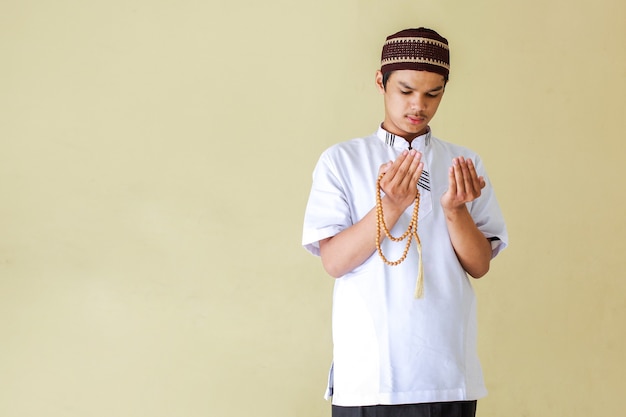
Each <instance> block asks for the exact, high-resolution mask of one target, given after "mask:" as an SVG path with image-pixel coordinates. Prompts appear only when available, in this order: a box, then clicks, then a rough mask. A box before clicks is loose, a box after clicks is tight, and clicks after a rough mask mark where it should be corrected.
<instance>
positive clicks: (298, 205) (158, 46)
mask: <svg viewBox="0 0 626 417" xmlns="http://www.w3.org/2000/svg"><path fill="white" fill-rule="evenodd" d="M625 22H626V3H625V2H623V1H621V0H597V1H594V2H590V1H588V2H583V1H572V0H568V1H565V0H552V1H539V0H529V1H515V2H503V1H498V0H475V1H471V2H463V1H451V0H411V1H406V0H384V1H383V0H358V1H331V0H319V1H301V0H296V1H285V0H267V1H263V2H257V1H251V0H246V1H225V0H209V1H197V0H177V1H173V0H156V1H147V0H130V1H128V0H127V1H119V0H107V1H101V0H94V1H77V0H59V1H54V2H51V1H41V0H26V1H15V0H3V1H1V2H0V52H1V65H0V416H3V417H41V416H46V417H87V416H89V417H113V416H114V417H143V416H150V417H170V416H176V417H179V416H184V417H200V416H222V417H240V416H255V417H318V416H329V415H330V414H329V404H328V403H327V402H325V401H324V400H323V399H322V395H323V391H324V387H325V383H326V374H327V370H328V366H329V364H330V360H331V340H330V309H331V295H332V294H331V292H332V284H333V282H332V278H330V277H328V276H327V275H326V274H325V273H324V271H323V270H322V268H321V265H320V262H319V259H316V258H315V257H313V256H311V255H309V254H308V253H306V252H305V251H304V249H302V247H301V246H300V239H301V230H302V218H303V213H304V208H305V204H306V200H307V197H308V192H309V188H310V185H311V172H312V170H313V167H314V165H315V163H316V161H317V158H318V157H319V154H320V153H321V152H322V151H323V150H324V149H325V148H327V147H328V146H330V145H332V144H334V143H336V142H338V141H343V140H347V139H351V138H353V137H357V136H363V135H367V134H369V133H371V132H373V131H374V130H375V129H376V127H377V126H378V124H379V123H380V122H381V121H382V118H383V107H382V98H381V96H380V95H379V94H378V92H377V91H376V89H375V87H374V73H375V71H376V69H377V68H378V65H379V59H380V49H381V47H382V43H383V41H384V38H385V37H386V36H387V35H388V34H391V33H393V32H396V31H398V30H400V29H404V28H407V27H417V26H428V27H432V28H434V29H436V30H438V31H439V32H440V33H442V34H443V35H444V36H445V37H447V38H448V40H449V41H450V47H451V54H452V69H451V75H450V78H451V81H450V83H449V84H448V86H447V91H446V94H445V97H444V99H443V102H442V105H441V107H440V108H439V112H438V114H437V116H436V118H435V120H434V122H433V124H432V127H433V131H434V133H435V135H436V136H438V137H440V138H442V139H445V140H448V141H452V142H456V143H459V144H463V145H465V146H467V147H470V148H472V149H473V150H475V151H477V152H478V153H479V154H480V155H481V157H482V158H483V160H484V161H485V163H486V166H487V169H488V172H489V175H490V177H491V180H492V182H493V184H494V186H495V187H496V193H497V196H498V198H499V201H500V204H501V206H502V209H503V212H504V215H505V217H506V220H507V223H508V227H509V233H510V246H509V248H507V249H506V250H505V251H504V252H503V253H502V254H501V255H500V256H499V257H498V258H497V259H496V260H495V261H494V263H493V264H492V269H491V271H490V273H489V274H488V275H487V277H485V278H483V279H481V280H479V281H474V284H475V289H476V292H477V296H478V300H479V317H478V320H479V351H480V355H481V358H482V363H483V368H484V373H485V377H486V383H487V386H488V389H489V396H488V397H486V398H485V399H484V400H481V401H480V403H479V412H478V415H479V416H481V417H502V416H507V417H518V416H519V417H530V416H532V417H543V416H549V417H578V416H580V417H588V416H601V415H607V416H617V415H621V414H622V413H623V394H624V391H625V390H626V384H625V383H624V379H623V375H624V373H625V371H626V366H625V362H624V352H625V350H626V346H625V345H626V336H625V333H624V325H625V321H626V302H625V297H624V294H625V292H626V279H625V278H626V277H625V276H624V269H625V268H624V267H625V266H626V261H625V257H624V249H626V245H625V243H624V238H623V236H624V232H625V231H626V220H625V216H624V204H625V202H626V199H625V197H624V178H625V176H626V168H625V164H624V163H623V158H624V154H625V151H626V146H625V144H624V132H625V131H626V115H625V110H626V98H625V97H626V45H625V40H626V24H625Z"/></svg>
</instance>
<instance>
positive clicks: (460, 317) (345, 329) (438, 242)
mask: <svg viewBox="0 0 626 417" xmlns="http://www.w3.org/2000/svg"><path fill="white" fill-rule="evenodd" d="M411 145H412V146H413V148H415V149H417V150H418V151H420V152H421V153H422V155H423V156H422V161H423V162H424V173H423V174H422V177H421V179H420V183H419V185H418V187H419V188H420V194H421V197H420V207H419V224H418V230H417V232H418V235H419V237H420V239H421V243H422V255H423V267H424V297H423V298H421V299H416V298H415V297H414V290H415V284H416V278H417V273H418V268H417V266H418V259H419V258H418V254H417V249H416V244H415V242H413V244H412V246H411V249H410V250H409V254H408V256H407V258H406V260H405V261H404V262H403V263H402V264H400V265H398V266H388V265H386V264H385V263H384V262H383V261H382V260H381V259H380V257H379V256H378V254H377V253H374V254H373V255H372V256H371V257H370V258H369V259H367V260H366V261H365V262H364V263H363V264H361V265H360V266H358V267H357V268H355V269H354V270H353V271H351V272H349V273H348V274H346V275H344V276H343V277H341V278H338V279H336V280H335V289H334V295H333V316H332V323H333V345H334V347H333V366H332V368H331V373H330V378H329V379H330V381H329V386H328V390H327V397H328V396H332V397H333V404H335V405H340V406H365V405H376V404H408V403H422V402H439V401H461V400H475V399H478V398H480V397H483V396H484V395H486V389H485V386H484V383H483V377H482V371H481V368H480V363H479V360H478V356H477V353H476V305H475V296H474V292H473V289H472V287H471V284H470V281H469V279H468V277H467V275H466V273H465V271H464V270H463V267H462V266H461V264H460V263H459V261H458V259H457V257H456V255H455V252H454V249H453V247H452V244H451V242H450V238H449V235H448V229H447V226H446V222H445V218H444V214H443V209H442V207H441V204H440V202H439V199H440V197H441V196H442V195H443V193H444V192H445V191H446V190H447V187H448V168H449V167H450V165H451V164H452V159H453V158H454V157H458V156H464V157H465V158H466V159H467V158H471V159H472V160H473V162H474V165H475V166H476V170H477V172H478V175H482V176H483V177H484V178H485V181H486V183H487V185H486V187H485V188H484V189H483V190H482V195H481V196H480V197H479V198H478V199H476V200H475V201H473V202H471V203H468V204H467V206H468V209H469V212H470V214H471V215H472V218H473V219H474V221H475V222H476V224H477V226H478V228H479V229H480V230H481V232H482V233H483V234H484V235H485V236H486V237H487V238H491V239H492V253H493V256H495V255H497V253H498V252H499V251H500V250H502V249H503V248H504V247H505V246H506V245H507V240H508V236H507V232H506V226H505V224H504V220H503V218H502V214H501V212H500V209H499V206H498V203H497V201H496V198H495V195H494V192H493V189H492V187H491V184H490V183H489V179H488V177H487V175H486V172H485V169H484V167H483V164H482V162H481V160H480V158H479V157H478V155H476V154H475V153H473V152H472V151H470V150H468V149H466V148H463V147H460V146H457V145H453V144H450V143H447V142H444V141H441V140H439V139H437V138H435V137H432V136H431V133H430V132H428V133H427V134H425V135H423V136H420V137H418V138H416V139H415V140H413V143H412V144H411ZM408 148H409V144H408V142H407V141H405V140H404V139H403V138H401V137H396V136H395V135H392V134H390V133H388V132H386V131H385V130H383V129H382V128H379V129H378V131H377V132H376V133H375V134H373V135H371V136H369V137H366V138H358V139H353V140H350V141H347V142H343V143H339V144H337V145H334V146H332V147H330V148H329V149H327V150H326V151H325V152H323V154H322V155H321V157H320V159H319V162H318V163H317V166H316V167H315V170H314V173H313V185H312V188H311V194H310V197H309V201H308V204H307V208H306V213H305V218H304V228H303V237H302V244H303V246H304V247H305V248H306V249H307V250H308V251H310V252H311V253H313V254H315V255H319V241H320V240H322V239H325V238H328V237H331V236H334V235H336V234H337V233H339V232H341V231H342V230H344V229H346V228H348V227H350V226H351V225H353V224H354V223H356V222H358V221H359V220H361V219H362V218H363V217H364V216H365V215H366V214H367V213H368V212H369V211H370V210H371V209H372V208H373V207H374V206H375V202H376V187H375V184H376V179H377V175H378V169H379V167H380V165H382V164H383V163H385V162H388V161H393V160H395V159H396V158H397V157H398V155H400V153H401V152H402V151H403V150H405V149H408ZM412 210H413V206H410V207H409V208H407V210H406V211H405V213H404V214H403V215H402V216H401V218H400V220H399V221H398V222H397V223H396V225H395V226H394V228H393V229H392V230H391V233H392V234H393V235H394V236H399V235H401V234H402V233H403V232H404V231H405V230H406V228H407V227H408V224H409V222H410V219H411V215H412ZM372 239H375V236H372ZM382 249H383V252H384V253H385V256H386V257H387V259H389V260H392V261H393V260H396V259H398V258H400V256H401V255H402V252H403V250H404V242H400V243H396V242H392V241H391V240H390V239H385V240H383V242H382Z"/></svg>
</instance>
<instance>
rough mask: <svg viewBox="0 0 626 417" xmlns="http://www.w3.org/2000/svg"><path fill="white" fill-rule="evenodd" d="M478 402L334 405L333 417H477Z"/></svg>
mask: <svg viewBox="0 0 626 417" xmlns="http://www.w3.org/2000/svg"><path fill="white" fill-rule="evenodd" d="M475 416H476V401H453V402H443V403H424V404H401V405H371V406H365V407H340V406H337V405H333V411H332V417H475Z"/></svg>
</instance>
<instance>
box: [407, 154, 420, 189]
mask: <svg viewBox="0 0 626 417" xmlns="http://www.w3.org/2000/svg"><path fill="white" fill-rule="evenodd" d="M412 152H414V153H413V154H412V156H413V157H412V158H411V155H409V157H408V158H407V160H409V162H410V164H409V167H408V170H407V173H406V176H405V178H404V181H403V185H404V186H406V187H409V188H414V189H416V188H417V181H418V180H419V177H420V175H422V170H423V169H424V164H423V163H422V154H421V153H420V152H418V151H412Z"/></svg>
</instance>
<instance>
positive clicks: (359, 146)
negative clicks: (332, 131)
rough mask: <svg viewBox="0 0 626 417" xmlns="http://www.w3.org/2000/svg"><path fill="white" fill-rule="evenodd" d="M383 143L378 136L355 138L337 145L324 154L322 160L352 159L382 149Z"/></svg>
mask: <svg viewBox="0 0 626 417" xmlns="http://www.w3.org/2000/svg"><path fill="white" fill-rule="evenodd" d="M381 144H382V141H381V140H380V139H378V138H377V137H376V135H370V136H366V137H360V138H353V139H350V140H346V141H344V142H339V143H336V144H334V145H332V146H330V147H329V148H327V149H326V150H324V152H322V155H321V157H320V159H321V160H345V159H352V158H354V157H357V156H359V155H362V154H363V152H368V153H369V152H372V151H374V150H375V148H377V147H380V146H381Z"/></svg>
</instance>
